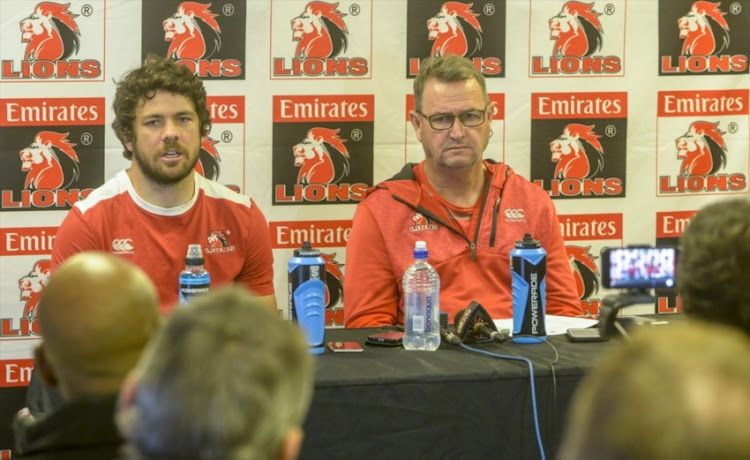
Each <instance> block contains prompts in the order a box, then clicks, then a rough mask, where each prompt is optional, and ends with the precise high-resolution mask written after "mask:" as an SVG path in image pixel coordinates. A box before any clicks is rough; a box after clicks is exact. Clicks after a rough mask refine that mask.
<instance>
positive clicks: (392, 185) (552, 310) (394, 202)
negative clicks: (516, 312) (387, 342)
mask: <svg viewBox="0 0 750 460" xmlns="http://www.w3.org/2000/svg"><path fill="white" fill-rule="evenodd" d="M484 165H485V166H486V167H487V169H488V171H489V174H490V176H489V180H488V181H487V183H488V186H486V188H485V192H484V195H483V197H482V204H481V208H480V212H475V213H474V215H473V217H472V220H471V222H470V224H469V231H468V233H467V234H468V235H469V237H467V236H466V235H465V234H464V232H463V231H462V230H461V229H460V227H458V226H456V225H454V224H453V223H452V221H451V217H450V215H449V214H448V211H447V210H446V209H445V207H444V206H443V205H442V204H441V203H440V202H439V201H438V199H437V198H436V197H435V196H432V195H431V194H430V193H429V192H428V190H430V188H429V185H427V184H426V180H425V179H424V171H423V168H424V162H422V163H420V164H418V165H414V164H407V165H406V166H405V167H404V169H402V170H401V172H399V173H398V174H397V175H396V176H394V177H393V178H391V179H389V180H387V181H385V182H381V183H380V184H378V185H376V186H375V187H373V188H371V189H370V190H369V191H368V196H367V198H366V199H365V200H364V201H363V202H361V203H360V204H359V206H358V207H357V210H356V212H355V215H354V222H353V226H352V232H351V234H350V236H349V240H348V242H347V245H346V276H345V277H344V319H345V323H346V326H347V327H350V328H353V327H371V326H382V325H393V324H403V322H404V301H403V287H402V278H403V276H404V273H405V272H406V269H407V268H408V267H409V265H411V264H412V263H413V262H414V257H413V251H414V243H415V242H416V241H418V240H424V241H426V242H427V250H428V252H429V256H428V262H429V263H430V264H431V265H432V266H434V267H435V269H437V271H438V274H439V275H440V310H441V311H445V312H447V313H448V318H449V319H450V320H451V321H452V320H453V317H454V315H455V314H456V313H457V312H458V311H460V310H462V309H464V308H466V306H467V305H468V304H469V303H470V302H471V301H472V300H476V301H478V302H479V303H480V304H482V306H484V307H485V309H486V310H487V311H488V312H489V314H490V316H492V318H495V319H498V318H512V317H513V312H512V307H511V299H512V295H511V275H510V252H511V250H513V248H514V247H515V243H516V241H519V240H522V239H523V236H524V234H525V233H531V235H532V237H533V238H534V239H537V240H539V241H540V242H541V243H542V247H543V248H544V249H545V250H546V251H547V277H546V293H547V296H546V300H547V302H546V308H547V313H548V314H552V315H565V316H574V315H579V314H581V303H580V300H579V299H578V294H577V289H576V285H575V281H574V278H573V272H572V270H571V268H570V263H569V262H568V256H567V252H566V250H565V245H564V242H563V239H562V234H561V233H560V225H559V223H558V220H557V213H556V212H555V207H554V205H553V203H552V200H551V199H550V198H549V196H548V195H547V193H546V192H545V191H544V190H542V189H541V188H540V187H538V186H536V185H534V184H532V183H531V182H529V181H528V180H526V179H524V178H523V177H521V176H518V175H516V174H515V173H514V172H513V170H512V169H511V168H509V167H508V166H506V165H505V164H502V163H500V164H496V163H494V162H493V161H492V160H484ZM480 216H481V220H480V218H479V217H480Z"/></svg>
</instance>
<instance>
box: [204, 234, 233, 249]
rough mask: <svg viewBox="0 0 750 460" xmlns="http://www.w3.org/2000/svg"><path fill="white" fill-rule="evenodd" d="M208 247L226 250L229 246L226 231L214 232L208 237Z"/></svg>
mask: <svg viewBox="0 0 750 460" xmlns="http://www.w3.org/2000/svg"><path fill="white" fill-rule="evenodd" d="M206 240H207V241H208V246H209V247H210V248H226V247H227V246H229V243H228V242H227V234H226V233H225V232H224V230H214V231H212V232H211V233H210V234H209V235H208V236H207V237H206Z"/></svg>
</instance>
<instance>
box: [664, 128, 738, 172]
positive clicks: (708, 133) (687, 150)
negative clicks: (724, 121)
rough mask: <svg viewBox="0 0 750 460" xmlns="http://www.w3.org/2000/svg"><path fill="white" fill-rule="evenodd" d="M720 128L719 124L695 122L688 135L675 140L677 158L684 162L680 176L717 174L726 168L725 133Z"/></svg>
mask: <svg viewBox="0 0 750 460" xmlns="http://www.w3.org/2000/svg"><path fill="white" fill-rule="evenodd" d="M718 126H719V123H718V122H717V123H711V122H708V121H695V122H693V123H691V124H690V128H688V131H687V133H685V134H684V135H683V136H681V137H678V138H677V140H675V144H677V158H678V159H680V160H682V164H681V165H680V175H682V176H694V175H701V176H703V175H706V174H715V173H716V172H717V171H719V170H720V169H722V168H723V167H724V166H726V162H727V146H726V144H725V143H724V138H723V135H724V134H725V133H724V131H720V130H719V128H718Z"/></svg>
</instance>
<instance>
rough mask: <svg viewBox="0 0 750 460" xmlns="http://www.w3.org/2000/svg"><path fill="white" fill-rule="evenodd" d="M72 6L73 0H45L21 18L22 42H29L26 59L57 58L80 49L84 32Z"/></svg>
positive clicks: (54, 59) (64, 57) (60, 58)
mask: <svg viewBox="0 0 750 460" xmlns="http://www.w3.org/2000/svg"><path fill="white" fill-rule="evenodd" d="M69 6H70V3H66V4H64V5H61V4H59V3H53V2H41V3H39V4H37V6H36V8H35V9H34V12H33V13H32V14H31V15H30V16H29V17H27V18H26V19H23V20H22V21H21V23H20V25H21V42H22V43H26V52H25V53H24V59H27V60H31V61H35V60H45V61H57V60H64V59H68V58H69V57H70V56H71V55H72V54H73V53H77V52H78V48H79V37H80V35H81V32H80V31H79V30H78V24H76V22H75V20H74V18H76V17H78V15H77V14H73V13H71V12H70V11H68V7H69Z"/></svg>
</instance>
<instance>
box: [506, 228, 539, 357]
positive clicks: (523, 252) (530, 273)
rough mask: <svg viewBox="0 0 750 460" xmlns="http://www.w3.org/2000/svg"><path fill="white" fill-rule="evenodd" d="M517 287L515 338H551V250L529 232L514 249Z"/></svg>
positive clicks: (513, 272) (513, 277)
mask: <svg viewBox="0 0 750 460" xmlns="http://www.w3.org/2000/svg"><path fill="white" fill-rule="evenodd" d="M510 271H511V286H512V288H513V341H514V342H517V343H539V342H541V341H542V340H544V339H546V338H547V332H546V329H545V321H544V320H545V314H546V312H547V308H546V305H545V302H546V299H547V282H546V277H547V252H546V251H545V250H544V248H542V243H540V242H539V241H537V240H535V239H533V238H532V237H531V234H530V233H526V234H525V235H524V237H523V240H521V241H517V242H516V247H515V248H514V249H513V250H512V251H511V252H510Z"/></svg>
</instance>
